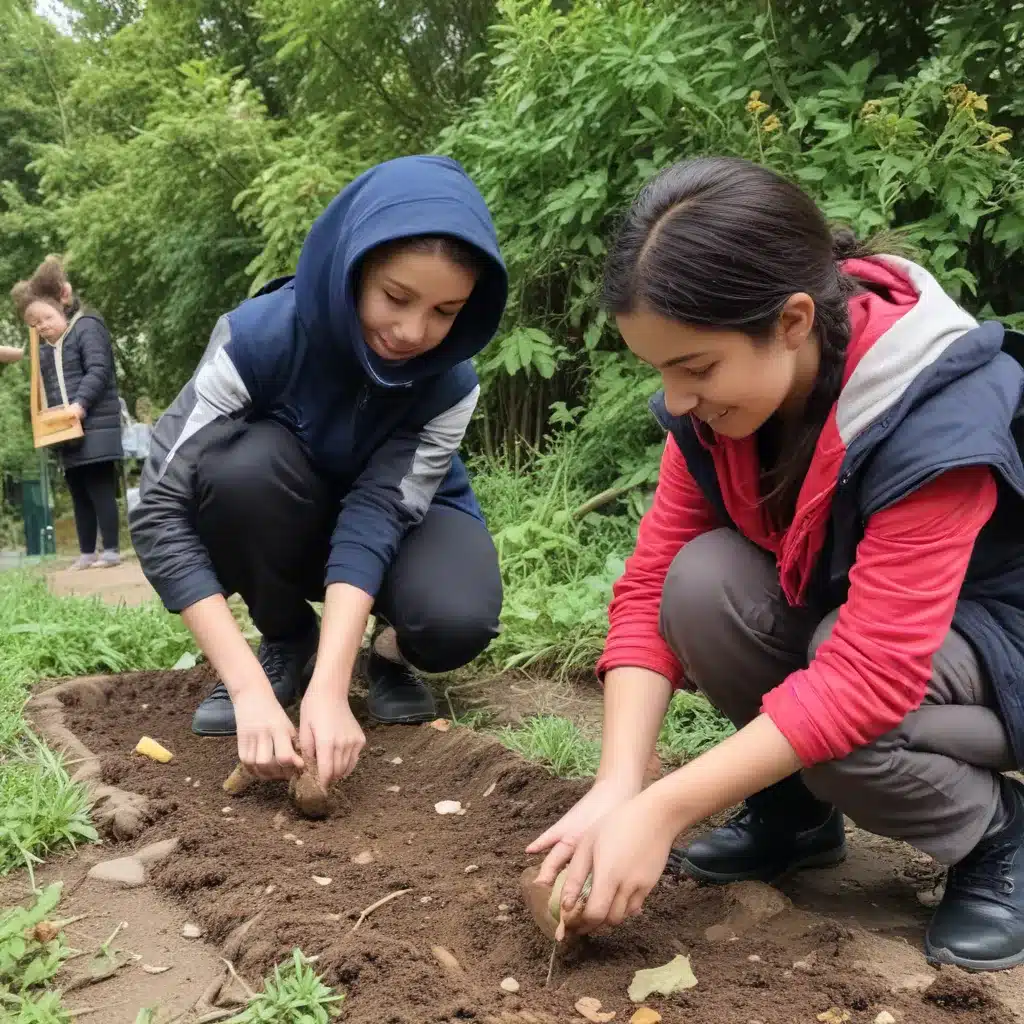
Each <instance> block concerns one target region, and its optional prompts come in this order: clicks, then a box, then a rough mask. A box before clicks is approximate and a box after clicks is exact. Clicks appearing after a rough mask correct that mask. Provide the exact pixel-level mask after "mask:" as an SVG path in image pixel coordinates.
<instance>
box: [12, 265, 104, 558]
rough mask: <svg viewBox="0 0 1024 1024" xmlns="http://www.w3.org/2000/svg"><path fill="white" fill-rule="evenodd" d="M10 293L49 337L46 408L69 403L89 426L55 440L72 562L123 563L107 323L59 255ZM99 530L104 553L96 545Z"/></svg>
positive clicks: (43, 370) (43, 348) (42, 351)
mask: <svg viewBox="0 0 1024 1024" xmlns="http://www.w3.org/2000/svg"><path fill="white" fill-rule="evenodd" d="M11 297H12V299H13V300H14V306H15V309H16V310H17V312H18V315H19V316H20V317H21V318H22V319H23V320H24V321H25V323H26V324H28V326H29V327H34V328H35V329H36V331H38V333H39V337H40V339H41V340H42V342H43V344H41V345H40V346H39V373H40V376H41V377H42V381H41V384H42V389H43V396H44V398H45V405H46V407H47V408H53V407H54V406H58V405H66V406H69V407H70V409H71V411H72V412H73V413H74V414H75V416H76V417H77V418H78V419H79V420H80V421H81V424H82V429H83V431H84V436H83V437H82V438H80V439H76V440H74V441H64V442H62V443H61V444H60V445H58V446H57V454H58V458H59V459H60V464H61V467H62V469H63V470H64V479H65V480H66V481H67V485H68V490H69V491H70V492H71V501H72V505H73V506H74V510H75V530H76V532H77V533H78V548H79V551H80V554H79V556H78V558H77V559H76V560H75V562H74V564H73V565H72V566H71V568H72V569H90V568H93V567H109V566H114V565H118V564H119V563H120V561H121V555H120V515H119V511H118V507H117V464H118V462H120V460H121V459H122V458H123V456H124V452H123V450H122V447H121V405H120V400H119V398H118V393H117V377H116V375H115V373H114V351H113V348H112V346H111V344H110V334H109V332H108V331H107V326H106V324H105V323H104V322H103V319H102V318H101V317H100V315H99V314H98V313H96V312H94V311H93V310H91V309H86V308H84V307H83V306H82V304H81V303H80V302H79V300H78V298H77V297H76V296H75V294H74V292H73V291H72V288H71V284H70V282H69V281H68V279H67V275H66V274H65V273H64V268H63V266H62V265H61V262H60V260H59V259H58V258H57V257H56V256H48V257H47V258H46V260H44V261H43V263H42V264H40V266H39V267H38V268H37V269H36V272H35V273H34V274H33V275H32V277H31V278H30V279H29V280H28V281H19V282H18V283H17V284H16V285H15V286H14V288H13V289H12V291H11ZM97 533H98V534H99V535H100V537H102V540H103V552H102V554H97V552H96V540H97Z"/></svg>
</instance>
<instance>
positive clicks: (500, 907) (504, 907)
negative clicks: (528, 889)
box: [498, 903, 510, 914]
mask: <svg viewBox="0 0 1024 1024" xmlns="http://www.w3.org/2000/svg"><path fill="white" fill-rule="evenodd" d="M509 909H510V908H509V905H508V904H507V903H499V904H498V913H500V914H504V913H506V911H508V910H509Z"/></svg>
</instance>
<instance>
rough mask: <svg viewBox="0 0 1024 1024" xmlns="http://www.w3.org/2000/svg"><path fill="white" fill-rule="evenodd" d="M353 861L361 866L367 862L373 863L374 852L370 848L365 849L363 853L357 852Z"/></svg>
mask: <svg viewBox="0 0 1024 1024" xmlns="http://www.w3.org/2000/svg"><path fill="white" fill-rule="evenodd" d="M352 863H353V864H359V865H360V866H363V867H365V866H366V865H367V864H372V863H373V854H372V853H370V851H369V850H363V852H362V853H357V854H356V855H355V856H354V857H353V858H352Z"/></svg>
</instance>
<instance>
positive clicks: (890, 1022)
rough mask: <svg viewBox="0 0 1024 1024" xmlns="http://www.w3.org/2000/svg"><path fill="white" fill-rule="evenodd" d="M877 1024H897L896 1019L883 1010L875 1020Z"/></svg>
mask: <svg viewBox="0 0 1024 1024" xmlns="http://www.w3.org/2000/svg"><path fill="white" fill-rule="evenodd" d="M875 1024H896V1018H895V1017H894V1016H893V1015H892V1014H891V1013H890V1012H889V1011H888V1010H883V1011H882V1012H881V1013H880V1014H879V1015H878V1016H877V1017H876V1018H875Z"/></svg>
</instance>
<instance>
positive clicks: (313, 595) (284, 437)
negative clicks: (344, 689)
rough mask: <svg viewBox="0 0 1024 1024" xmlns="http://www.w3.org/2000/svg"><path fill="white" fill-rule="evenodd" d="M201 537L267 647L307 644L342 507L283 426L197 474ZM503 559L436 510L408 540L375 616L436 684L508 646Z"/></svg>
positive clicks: (228, 446) (256, 432) (208, 455)
mask: <svg viewBox="0 0 1024 1024" xmlns="http://www.w3.org/2000/svg"><path fill="white" fill-rule="evenodd" d="M197 483H198V487H197V495H198V507H197V510H196V514H197V520H196V521H197V527H198V531H199V536H200V539H201V540H202V542H203V545H204V546H205V548H206V550H207V552H208V553H209V555H210V558H211V560H212V562H213V568H214V571H215V572H216V573H217V578H218V579H219V580H220V582H221V584H222V586H223V587H224V589H225V590H227V591H228V592H229V593H237V594H239V595H241V597H242V599H243V600H244V601H245V603H246V605H247V606H248V608H249V614H250V615H251V616H252V619H253V622H254V623H255V625H256V627H257V629H259V631H260V632H261V633H262V634H263V636H264V637H265V638H266V639H268V640H289V639H296V638H298V637H299V636H302V635H304V634H305V632H306V631H307V630H308V629H309V628H310V627H311V626H312V624H313V619H314V616H313V610H312V609H311V608H310V606H309V604H308V603H307V602H308V601H322V600H323V597H324V570H325V566H326V564H327V556H328V553H329V550H330V538H331V533H332V531H333V529H334V525H335V521H336V519H337V516H338V512H339V510H340V498H341V495H340V494H338V493H337V492H336V491H335V490H334V489H333V488H332V487H331V486H330V485H329V484H327V483H326V482H325V481H324V480H323V479H322V478H321V477H320V476H318V475H317V473H316V471H315V470H314V468H313V466H312V464H311V463H310V461H309V458H308V456H307V455H306V453H305V451H304V449H303V447H302V445H301V444H300V443H299V441H298V439H297V438H296V437H295V436H294V435H293V434H292V433H291V432H290V431H288V430H287V429H285V428H284V427H282V426H281V425H280V424H277V423H274V422H271V421H267V420H264V421H258V422H255V423H249V424H239V427H238V429H237V430H236V431H235V432H234V433H233V434H231V435H230V436H229V437H227V438H226V439H224V440H223V441H221V442H218V443H216V444H214V445H211V446H210V447H209V448H208V449H207V450H206V451H205V452H204V453H203V454H202V456H201V457H200V460H199V465H198V481H197ZM501 600H502V589H501V576H500V574H499V572H498V556H497V552H496V551H495V548H494V543H493V541H492V540H491V536H490V534H489V533H488V532H487V527H486V526H485V525H484V524H483V523H482V522H480V521H479V520H477V519H474V518H473V517H472V516H469V515H467V514H465V513H464V512H459V511H458V510H456V509H451V508H445V507H441V506H437V505H434V506H431V508H430V509H429V510H428V512H427V514H426V516H425V517H424V518H423V521H422V522H421V523H420V524H419V525H418V526H416V527H414V528H413V529H412V530H410V531H409V533H408V534H407V535H406V537H405V539H404V541H403V542H402V544H401V546H400V547H399V549H398V554H397V556H396V557H395V560H394V562H393V563H392V565H391V568H390V569H389V570H388V572H387V573H386V575H385V577H384V581H383V585H382V587H381V589H380V592H379V593H378V595H377V600H376V603H375V605H374V614H375V615H377V616H378V617H379V618H382V619H384V620H386V621H387V622H388V623H390V624H391V625H392V626H394V628H395V631H396V633H397V635H398V646H399V649H400V650H401V652H402V654H403V655H404V656H405V657H406V658H407V659H408V660H409V662H411V663H412V664H413V665H415V666H416V667H417V668H420V669H422V670H424V671H425V672H447V671H450V670H451V669H454V668H458V667H459V666H460V665H465V664H466V663H467V662H469V661H472V660H473V658H475V657H476V656H477V655H478V654H480V653H481V652H482V651H483V650H484V648H486V647H487V645H488V644H489V643H490V642H491V640H492V639H493V638H494V637H495V636H497V633H498V615H499V613H500V611H501Z"/></svg>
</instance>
